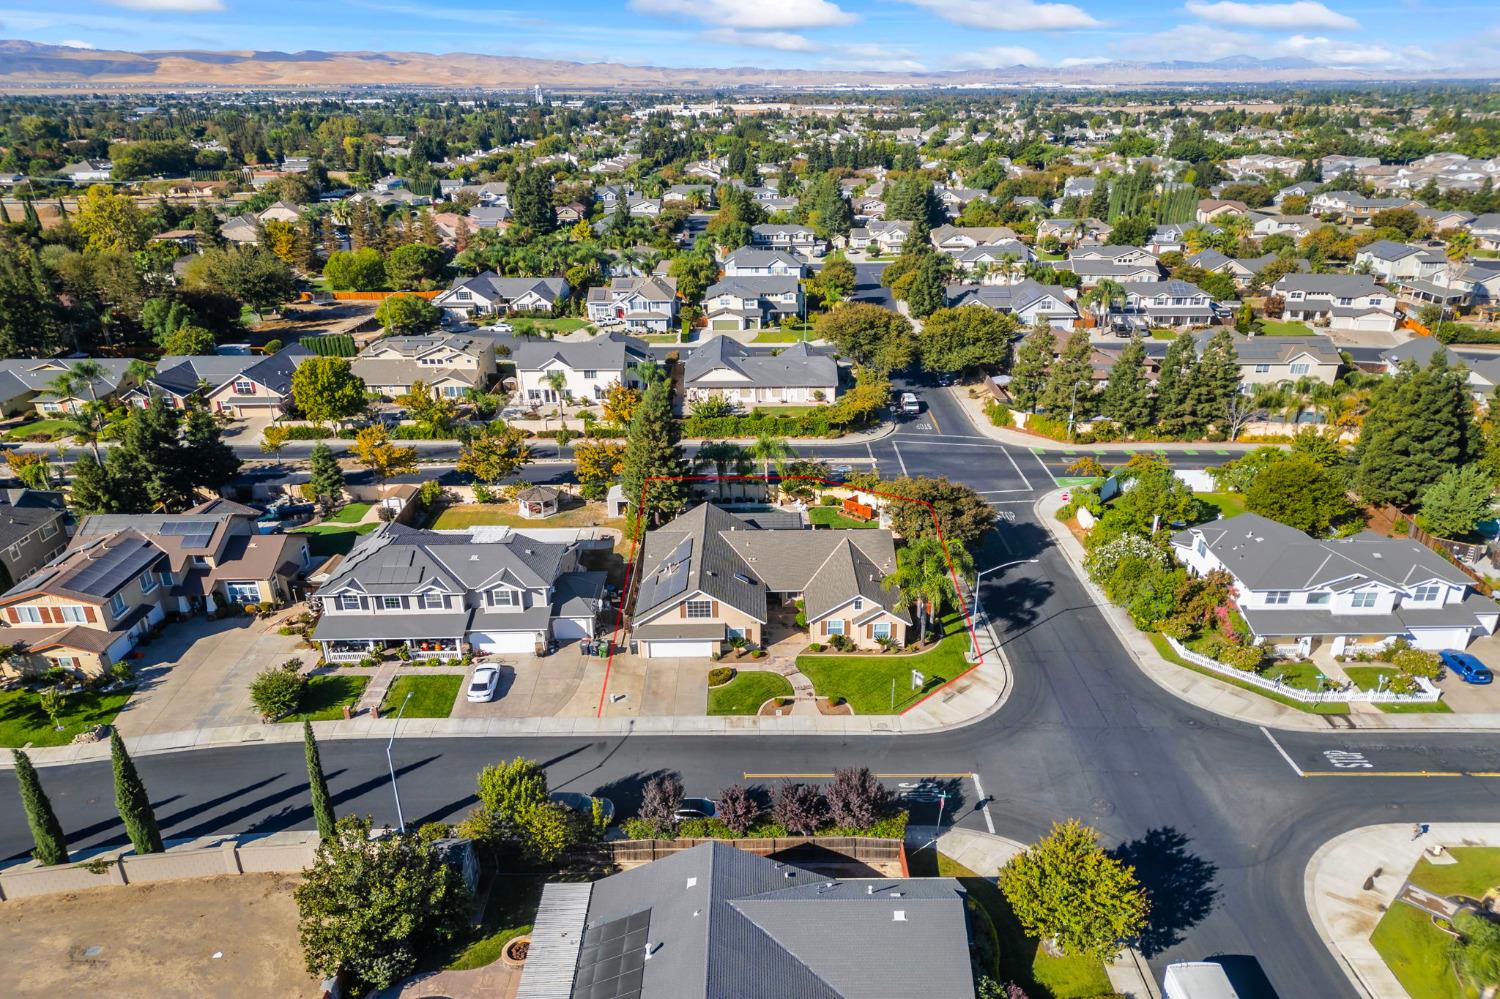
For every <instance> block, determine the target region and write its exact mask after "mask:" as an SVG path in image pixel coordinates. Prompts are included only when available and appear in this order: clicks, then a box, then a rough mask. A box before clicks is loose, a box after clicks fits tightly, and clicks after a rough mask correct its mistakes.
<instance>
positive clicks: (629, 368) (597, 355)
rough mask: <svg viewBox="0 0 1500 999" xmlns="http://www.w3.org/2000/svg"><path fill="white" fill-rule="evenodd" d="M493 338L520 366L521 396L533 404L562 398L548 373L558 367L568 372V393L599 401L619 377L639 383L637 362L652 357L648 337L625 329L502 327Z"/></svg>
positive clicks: (625, 382)
mask: <svg viewBox="0 0 1500 999" xmlns="http://www.w3.org/2000/svg"><path fill="white" fill-rule="evenodd" d="M494 338H495V346H496V351H497V353H499V354H501V356H505V357H508V358H509V359H510V361H511V362H512V363H513V364H514V365H515V366H516V391H517V392H518V394H519V396H520V398H521V399H522V400H524V401H525V402H526V403H527V404H529V405H533V406H537V405H543V404H546V403H556V402H559V401H563V400H560V399H559V397H558V392H557V390H556V389H555V388H553V387H552V385H551V383H550V382H549V381H548V378H547V376H548V375H551V374H553V373H554V372H556V373H560V374H561V375H562V376H563V380H564V384H563V393H564V396H565V397H566V398H570V399H580V400H584V401H587V402H598V401H600V400H601V399H603V398H604V397H605V395H606V394H607V393H608V391H609V387H610V386H611V385H613V384H615V383H616V382H618V383H620V384H621V385H632V386H633V385H637V384H638V381H637V379H636V377H635V366H636V365H637V364H639V363H640V362H641V361H644V360H646V359H647V358H649V357H651V353H650V351H649V350H648V349H647V347H646V345H645V344H644V343H642V342H641V341H639V340H636V339H635V338H633V337H628V336H625V335H624V334H623V333H600V334H598V335H597V336H588V335H587V334H585V335H583V336H581V337H574V338H564V337H552V338H546V337H535V336H516V335H514V334H510V333H499V334H495V335H494ZM507 352H508V353H507ZM508 384H509V381H508V380H507V385H508Z"/></svg>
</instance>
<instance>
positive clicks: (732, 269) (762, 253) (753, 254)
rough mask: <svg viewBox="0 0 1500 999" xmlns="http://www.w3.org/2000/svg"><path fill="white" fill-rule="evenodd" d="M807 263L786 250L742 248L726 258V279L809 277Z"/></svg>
mask: <svg viewBox="0 0 1500 999" xmlns="http://www.w3.org/2000/svg"><path fill="white" fill-rule="evenodd" d="M807 271H808V266H807V263H806V262H805V261H804V260H802V259H801V258H799V257H795V256H793V255H792V254H790V253H787V252H786V251H784V250H757V249H755V248H754V247H749V246H742V247H740V248H739V249H738V250H735V251H734V252H733V253H731V254H729V256H727V257H725V258H724V276H725V277H787V276H791V277H798V278H803V277H807Z"/></svg>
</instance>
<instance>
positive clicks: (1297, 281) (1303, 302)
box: [1275, 274, 1400, 333]
mask: <svg viewBox="0 0 1500 999" xmlns="http://www.w3.org/2000/svg"><path fill="white" fill-rule="evenodd" d="M1275 292H1276V294H1278V295H1280V296H1281V297H1282V299H1283V301H1285V303H1286V306H1285V308H1284V310H1283V313H1282V314H1283V315H1284V316H1285V317H1286V318H1287V319H1291V320H1301V321H1302V322H1308V323H1317V324H1319V325H1323V326H1330V327H1334V328H1337V329H1348V330H1357V331H1370V332H1380V333H1390V332H1393V331H1394V330H1395V329H1396V326H1397V324H1398V323H1399V322H1400V319H1399V317H1398V316H1397V315H1396V296H1394V295H1393V294H1391V293H1390V292H1388V291H1386V290H1385V289H1384V288H1382V287H1381V286H1380V285H1378V284H1376V283H1375V279H1374V278H1372V277H1370V276H1369V275H1368V274H1288V275H1287V276H1286V277H1284V278H1282V279H1281V280H1279V281H1277V282H1276V285H1275Z"/></svg>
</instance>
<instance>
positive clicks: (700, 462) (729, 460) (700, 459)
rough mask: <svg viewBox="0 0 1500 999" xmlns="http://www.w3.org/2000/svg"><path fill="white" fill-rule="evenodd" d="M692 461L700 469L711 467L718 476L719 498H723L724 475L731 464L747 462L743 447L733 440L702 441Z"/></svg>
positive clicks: (741, 464)
mask: <svg viewBox="0 0 1500 999" xmlns="http://www.w3.org/2000/svg"><path fill="white" fill-rule="evenodd" d="M693 462H694V464H696V465H697V466H698V467H699V468H700V469H706V468H708V467H710V466H712V467H713V470H714V474H715V475H717V476H718V477H719V490H718V492H719V499H720V500H722V499H723V498H724V477H725V476H726V475H727V474H728V473H729V467H730V466H731V465H734V466H737V468H736V470H738V466H743V465H745V464H746V462H747V458H746V455H745V449H744V448H742V447H740V446H739V445H738V444H736V443H735V442H734V441H704V442H703V446H702V447H700V448H698V453H697V454H695V455H694V456H693Z"/></svg>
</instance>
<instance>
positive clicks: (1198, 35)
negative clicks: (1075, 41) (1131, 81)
mask: <svg viewBox="0 0 1500 999" xmlns="http://www.w3.org/2000/svg"><path fill="white" fill-rule="evenodd" d="M1264 44H1265V39H1262V38H1257V37H1256V36H1254V35H1247V34H1244V33H1243V32H1239V31H1225V30H1224V29H1223V28H1214V27H1210V26H1209V25H1206V24H1179V25H1177V26H1176V27H1174V28H1168V29H1167V30H1166V31H1158V32H1156V33H1155V34H1152V35H1139V36H1136V37H1134V38H1127V39H1125V40H1123V41H1121V42H1120V43H1118V44H1117V45H1116V46H1112V47H1114V48H1117V49H1118V50H1119V51H1120V52H1122V53H1124V54H1126V55H1130V56H1132V57H1134V58H1136V59H1143V60H1145V61H1147V62H1171V61H1173V60H1178V59H1181V60H1187V61H1193V62H1198V61H1203V60H1208V59H1222V58H1224V57H1225V56H1232V55H1241V54H1244V53H1247V52H1256V50H1257V49H1259V48H1261V47H1262V46H1264Z"/></svg>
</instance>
